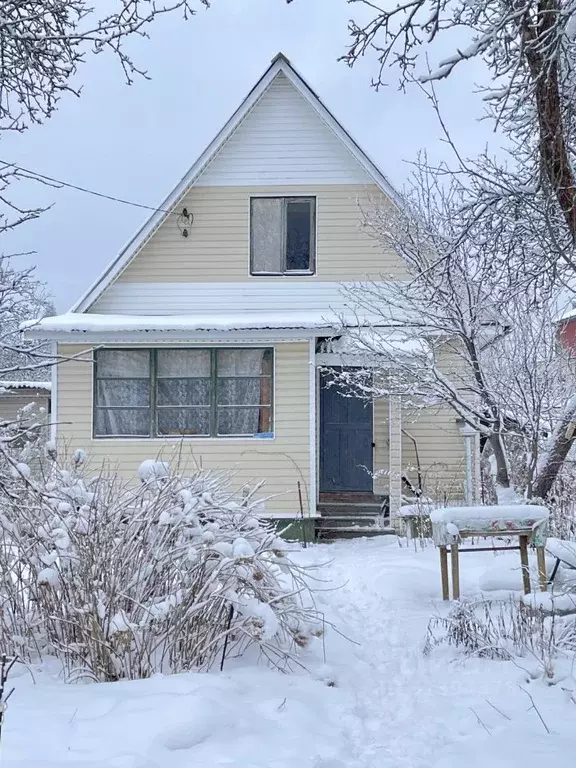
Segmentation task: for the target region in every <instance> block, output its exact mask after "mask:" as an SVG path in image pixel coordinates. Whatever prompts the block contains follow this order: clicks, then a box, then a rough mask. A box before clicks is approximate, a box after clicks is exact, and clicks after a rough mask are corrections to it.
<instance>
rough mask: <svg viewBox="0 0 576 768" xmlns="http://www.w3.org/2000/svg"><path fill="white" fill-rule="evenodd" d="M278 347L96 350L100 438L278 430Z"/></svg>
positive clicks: (227, 434) (236, 434) (96, 423)
mask: <svg viewBox="0 0 576 768" xmlns="http://www.w3.org/2000/svg"><path fill="white" fill-rule="evenodd" d="M273 368H274V360H273V350H272V349H253V348H240V349H228V348H225V349H151V350H126V349H105V350H97V351H96V352H95V365H94V376H95V383H94V435H95V437H164V436H173V437H255V436H259V437H263V436H270V437H271V436H273V423H272V405H273V402H272V398H273Z"/></svg>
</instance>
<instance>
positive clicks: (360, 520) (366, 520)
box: [316, 515, 378, 530]
mask: <svg viewBox="0 0 576 768" xmlns="http://www.w3.org/2000/svg"><path fill="white" fill-rule="evenodd" d="M377 522H378V517H377V516H376V515H330V516H329V517H327V516H325V517H319V518H317V519H316V527H317V528H321V529H322V530H324V529H325V528H372V527H373V526H375V525H376V524H377Z"/></svg>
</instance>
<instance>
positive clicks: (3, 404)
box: [0, 389, 50, 421]
mask: <svg viewBox="0 0 576 768" xmlns="http://www.w3.org/2000/svg"><path fill="white" fill-rule="evenodd" d="M30 403H34V409H33V410H34V413H36V414H38V412H39V410H40V409H43V410H44V413H45V415H46V419H47V418H48V413H49V409H50V397H49V395H47V394H46V393H45V392H37V391H36V390H22V389H20V390H17V391H15V392H2V393H0V421H13V420H15V419H16V418H17V417H18V414H19V412H20V410H21V409H22V408H24V407H25V406H27V405H30Z"/></svg>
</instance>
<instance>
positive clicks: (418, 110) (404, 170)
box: [0, 0, 491, 311]
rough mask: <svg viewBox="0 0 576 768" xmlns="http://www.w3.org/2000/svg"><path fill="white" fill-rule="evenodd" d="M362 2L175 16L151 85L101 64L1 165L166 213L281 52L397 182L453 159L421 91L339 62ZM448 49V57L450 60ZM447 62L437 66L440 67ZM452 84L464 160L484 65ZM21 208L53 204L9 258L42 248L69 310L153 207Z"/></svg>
mask: <svg viewBox="0 0 576 768" xmlns="http://www.w3.org/2000/svg"><path fill="white" fill-rule="evenodd" d="M359 12H360V7H359V6H357V5H352V6H351V5H349V4H348V3H347V2H346V0H294V2H293V3H291V4H290V5H286V3H285V1H284V0H213V6H212V8H211V9H210V10H207V11H205V10H203V9H201V10H200V11H199V13H198V15H197V16H196V17H194V18H193V19H191V20H190V21H188V22H184V21H182V20H181V18H180V17H179V16H178V15H177V14H175V15H173V16H172V17H170V18H168V17H167V18H164V19H162V20H161V21H160V22H158V23H156V25H155V26H154V27H152V28H151V30H150V32H151V39H150V40H139V41H137V42H135V43H134V44H133V45H132V46H131V49H133V51H134V56H135V58H136V59H137V62H138V63H139V64H140V65H141V66H143V67H144V68H146V69H147V70H148V72H149V74H150V76H151V78H152V79H151V80H144V79H142V78H140V79H138V80H137V81H136V82H135V84H134V85H132V86H130V87H128V86H126V85H125V83H124V80H123V74H122V72H121V70H120V68H119V66H118V65H117V63H116V62H115V61H113V60H112V59H111V58H110V57H108V56H105V55H102V56H96V57H92V58H91V59H89V61H88V63H87V64H86V65H85V66H84V67H83V69H82V71H81V73H80V80H81V82H82V84H83V92H82V95H81V98H80V99H77V98H75V97H74V96H73V95H70V96H66V97H65V98H63V99H62V101H61V103H60V108H59V110H58V112H57V113H56V114H55V116H54V117H53V118H51V119H50V120H49V121H48V122H47V123H45V124H44V125H42V126H36V127H34V128H32V129H30V130H29V131H27V132H25V133H24V134H20V135H13V136H7V135H6V134H4V136H3V137H2V144H1V146H0V157H1V159H2V160H8V161H11V162H17V163H20V164H21V165H23V166H25V167H28V168H31V169H33V170H35V171H38V172H40V173H44V174H47V175H49V176H54V177H56V178H60V179H63V180H65V181H69V182H71V183H74V184H78V185H80V186H84V187H89V188H91V189H95V190H98V191H101V192H104V193H107V194H111V195H116V196H118V197H122V198H126V199H128V200H134V201H135V202H140V203H144V204H147V205H158V204H159V203H160V202H161V200H162V198H163V197H164V196H165V195H166V194H167V193H168V192H169V191H170V189H171V188H172V187H173V186H174V185H175V184H176V182H177V181H178V180H179V179H180V177H181V176H182V175H183V174H184V173H185V172H186V170H187V169H188V168H189V167H190V165H191V164H192V163H193V161H194V160H195V158H196V157H197V156H198V154H199V153H200V152H201V151H202V149H203V148H204V146H205V145H206V144H207V143H208V142H209V141H210V140H211V139H212V138H213V136H214V135H215V133H217V131H218V130H219V129H220V128H221V126H222V124H223V123H224V122H225V121H226V120H227V119H228V117H229V116H230V114H231V113H232V112H233V111H234V109H235V108H236V107H237V106H238V104H239V102H240V101H241V100H242V99H243V97H244V96H245V95H246V93H247V92H248V90H249V89H250V88H251V87H252V86H253V85H254V83H255V81H256V80H257V79H258V78H259V77H260V75H261V74H262V73H263V71H264V70H265V69H266V68H267V66H268V64H269V63H270V60H271V59H272V58H273V56H274V55H275V54H276V53H278V51H282V52H283V53H285V54H286V55H287V56H288V58H290V60H291V61H292V63H293V65H294V66H295V67H296V68H297V69H298V70H299V71H300V73H301V74H302V75H303V76H304V77H305V78H306V79H307V80H308V82H309V83H310V85H311V86H312V87H313V88H314V89H315V90H316V91H317V93H318V94H319V96H320V97H321V98H322V100H323V101H324V102H325V104H326V105H327V106H328V107H329V109H331V110H332V111H333V112H334V113H335V115H336V117H337V118H338V119H339V120H340V121H341V122H342V123H343V125H344V127H345V128H346V129H347V130H349V131H350V132H351V133H352V135H353V136H354V137H355V138H356V139H357V141H358V142H359V143H360V144H361V146H362V147H363V148H364V149H365V150H366V151H367V152H368V154H369V155H370V156H371V157H372V158H373V159H374V160H375V161H376V163H377V164H378V165H379V166H380V167H381V169H382V170H383V172H384V173H385V174H386V175H387V176H388V177H389V178H390V179H391V181H392V182H393V183H394V184H395V185H396V186H398V187H401V186H402V184H403V182H404V179H405V178H406V176H407V174H408V172H409V166H408V165H407V163H406V162H405V161H409V160H411V159H414V157H415V156H416V153H417V152H418V150H419V149H422V148H426V149H427V151H428V153H429V155H430V156H431V157H432V158H440V157H448V156H449V155H448V152H447V150H446V148H445V147H444V146H443V144H442V143H441V142H440V140H439V136H440V130H439V127H438V125H437V122H436V118H435V116H434V114H433V112H432V110H431V107H430V106H429V104H428V103H427V101H426V99H425V97H424V95H423V94H422V93H421V92H420V91H419V90H418V89H417V88H415V87H413V88H411V89H410V90H409V91H408V92H407V93H402V92H400V91H399V90H398V89H397V81H396V78H395V75H394V74H393V73H390V83H391V86H390V87H388V88H385V89H383V90H381V91H380V92H379V93H377V92H375V91H374V90H373V89H372V88H370V79H371V75H372V74H374V73H375V72H376V60H375V59H374V58H367V59H365V60H363V61H361V62H360V64H359V65H358V66H357V67H356V68H355V69H353V70H350V69H349V68H348V67H346V65H344V64H343V63H339V62H337V58H338V56H339V55H341V54H343V53H344V52H345V50H346V44H347V23H348V19H349V18H350V16H352V15H354V14H358V13H359ZM450 52H451V51H445V52H443V53H450ZM436 63H437V62H434V61H432V62H431V64H432V65H434V64H436ZM466 66H467V68H466V69H464V70H463V71H462V72H461V73H460V74H459V76H458V77H456V78H454V79H450V80H448V81H446V82H445V83H443V84H441V86H440V88H439V91H438V92H439V95H440V99H441V103H442V108H443V114H444V117H445V119H446V120H447V122H448V124H449V126H450V128H451V131H452V132H453V135H454V136H455V137H456V138H457V140H458V144H459V147H460V149H461V151H462V152H463V154H465V155H473V154H475V153H476V152H477V151H479V150H481V149H482V148H483V146H484V144H485V142H486V141H487V140H489V139H490V136H491V134H490V129H489V126H488V124H487V123H485V122H479V121H478V118H479V117H480V116H481V113H482V106H481V101H480V99H479V97H478V96H477V95H475V94H474V89H475V83H476V81H477V80H478V79H479V75H480V73H481V70H480V69H479V67H478V65H477V64H468V65H466ZM18 202H20V203H24V204H27V205H29V206H35V205H50V204H52V208H51V209H50V210H49V211H48V212H46V213H45V214H43V215H42V217H41V218H40V219H39V220H37V221H35V222H32V223H30V224H26V225H24V226H23V227H20V228H19V229H18V230H17V231H16V232H15V233H13V234H10V235H5V236H4V240H3V242H2V243H0V246H1V248H2V250H3V251H4V252H5V253H9V252H15V251H19V252H21V251H35V254H34V255H33V256H27V257H21V258H20V263H22V264H24V263H26V264H36V265H37V276H38V277H39V278H40V279H42V280H45V281H46V282H47V284H48V288H49V289H50V291H51V292H52V293H53V295H54V298H55V301H56V306H57V309H58V310H59V311H64V310H66V309H68V307H69V305H70V304H72V302H73V301H74V300H75V299H76V298H77V297H78V296H79V295H80V294H81V293H82V292H83V291H84V290H85V289H86V288H87V287H88V286H89V284H90V283H92V281H93V280H94V279H95V278H96V277H97V276H98V274H99V273H100V272H101V271H102V270H103V268H104V267H105V266H106V264H108V263H109V262H110V261H111V260H112V259H113V258H114V256H115V254H116V253H117V252H118V251H119V250H120V249H121V247H122V246H123V245H124V243H125V242H126V241H127V240H128V239H129V237H130V236H131V234H132V233H133V232H134V230H135V229H136V228H137V227H138V226H139V224H140V223H141V222H142V220H143V219H144V218H146V217H147V216H146V212H145V211H142V210H138V209H137V208H131V207H128V206H124V205H121V204H118V203H112V202H107V201H104V200H99V199H97V198H95V197H93V196H89V195H85V194H83V193H81V192H75V191H71V190H66V189H52V188H45V187H43V186H42V185H37V184H35V183H26V184H21V185H20V188H19V189H18Z"/></svg>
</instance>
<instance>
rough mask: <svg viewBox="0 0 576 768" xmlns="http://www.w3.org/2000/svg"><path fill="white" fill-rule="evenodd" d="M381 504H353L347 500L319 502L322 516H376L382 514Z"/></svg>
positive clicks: (319, 510)
mask: <svg viewBox="0 0 576 768" xmlns="http://www.w3.org/2000/svg"><path fill="white" fill-rule="evenodd" d="M381 510H382V507H381V505H380V504H351V503H346V502H325V503H320V504H318V512H320V514H321V515H322V517H343V516H348V517H357V516H359V517H362V516H373V517H376V516H378V515H380V514H381Z"/></svg>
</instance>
